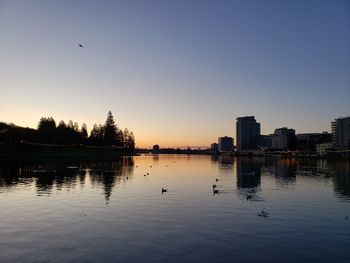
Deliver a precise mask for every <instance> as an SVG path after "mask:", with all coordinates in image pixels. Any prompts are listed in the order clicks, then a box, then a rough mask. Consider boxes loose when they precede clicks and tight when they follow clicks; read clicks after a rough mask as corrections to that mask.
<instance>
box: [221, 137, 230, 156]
mask: <svg viewBox="0 0 350 263" xmlns="http://www.w3.org/2000/svg"><path fill="white" fill-rule="evenodd" d="M218 151H219V152H221V153H231V152H232V151H233V138H232V137H227V136H225V137H220V138H219V139H218Z"/></svg>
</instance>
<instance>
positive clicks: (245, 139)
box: [236, 116, 260, 151]
mask: <svg viewBox="0 0 350 263" xmlns="http://www.w3.org/2000/svg"><path fill="white" fill-rule="evenodd" d="M236 136H237V150H238V151H242V150H243V151H244V150H253V149H256V148H257V144H258V141H259V137H260V123H258V122H256V120H255V117H254V116H246V117H239V118H237V121H236Z"/></svg>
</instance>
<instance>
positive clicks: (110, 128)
mask: <svg viewBox="0 0 350 263" xmlns="http://www.w3.org/2000/svg"><path fill="white" fill-rule="evenodd" d="M119 136H120V135H119V134H118V128H117V126H116V124H115V122H114V118H113V115H112V112H111V111H109V112H108V115H107V120H106V123H105V126H104V140H105V142H106V144H108V145H113V144H114V145H117V144H118V140H120V138H117V137H119Z"/></svg>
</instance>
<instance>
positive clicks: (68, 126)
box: [67, 120, 74, 130]
mask: <svg viewBox="0 0 350 263" xmlns="http://www.w3.org/2000/svg"><path fill="white" fill-rule="evenodd" d="M67 128H68V129H71V130H74V124H73V121H72V120H70V121H69V122H68V124H67Z"/></svg>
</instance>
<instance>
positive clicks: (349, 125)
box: [332, 117, 350, 149]
mask: <svg viewBox="0 0 350 263" xmlns="http://www.w3.org/2000/svg"><path fill="white" fill-rule="evenodd" d="M332 142H333V143H334V144H335V145H336V146H337V147H338V148H340V149H350V117H346V118H338V119H335V120H334V121H333V122H332Z"/></svg>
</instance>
